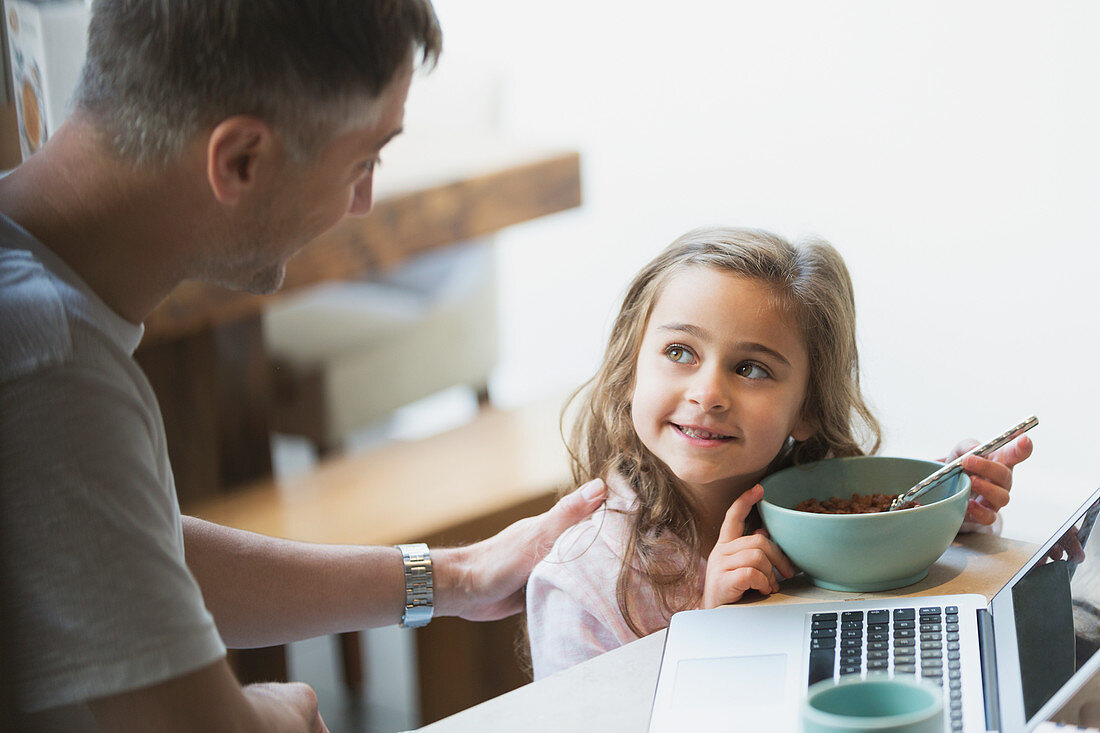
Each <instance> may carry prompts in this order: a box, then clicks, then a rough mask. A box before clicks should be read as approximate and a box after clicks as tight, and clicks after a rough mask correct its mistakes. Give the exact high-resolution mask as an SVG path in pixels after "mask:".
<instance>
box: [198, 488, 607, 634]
mask: <svg viewBox="0 0 1100 733" xmlns="http://www.w3.org/2000/svg"><path fill="white" fill-rule="evenodd" d="M605 494H606V487H605V486H604V484H603V482H602V481H599V480H596V481H592V482H589V483H587V484H585V485H584V486H581V487H580V488H579V489H577V490H576V491H574V492H573V493H571V494H569V495H567V496H565V497H564V498H562V499H561V500H560V501H559V502H558V503H557V504H555V505H554V507H553V508H551V509H550V510H549V511H547V512H545V513H543V514H540V515H538V516H536V517H528V518H526V519H521V520H520V521H518V522H516V523H515V524H512V525H511V526H509V527H507V528H505V529H504V530H502V531H501V532H500V533H499V534H497V535H495V536H493V537H490V538H489V539H487V540H482V541H481V542H477V543H475V544H472V545H468V546H466V547H455V548H443V549H437V548H433V549H432V575H433V580H434V585H435V613H436V615H439V616H461V617H462V618H466V619H469V620H472V621H488V620H492V619H498V618H504V617H505V616H509V615H511V614H514V613H517V612H518V611H520V610H521V609H522V608H523V589H524V586H525V585H526V583H527V577H528V576H529V575H530V574H531V569H532V568H534V566H535V564H536V563H537V562H538V561H539V560H541V559H542V558H543V557H544V556H545V555H546V553H547V552H549V550H550V547H551V546H552V545H553V544H554V540H555V539H557V537H558V535H559V534H561V533H562V532H563V531H564V530H565V529H566V528H567V527H570V526H572V525H573V524H575V523H576V522H578V521H580V520H581V519H583V518H585V517H587V516H588V515H589V514H591V513H592V512H593V511H595V509H596V507H598V506H599V505H600V504H601V503H602V502H603V499H604V496H605ZM183 535H184V546H185V549H186V552H187V565H188V566H189V567H190V568H191V572H192V573H193V574H194V576H195V578H196V579H197V580H198V582H199V586H200V587H201V588H202V593H203V598H204V600H205V602H206V606H207V608H208V609H209V610H210V612H211V613H212V614H213V615H214V621H215V623H216V624H217V627H218V631H219V632H220V633H221V636H222V639H223V641H225V643H226V644H227V645H228V646H231V647H253V646H270V645H273V644H283V643H286V642H289V641H295V640H298V639H306V638H310V637H314V636H320V635H323V634H333V633H339V632H343V631H352V630H356V629H364V628H371V627H376V626H386V625H391V624H396V623H397V622H398V621H399V620H400V619H401V614H402V611H403V610H404V606H405V582H404V570H403V566H402V562H401V553H400V552H398V551H397V550H396V549H394V548H390V547H359V546H354V545H314V544H309V543H304V542H292V541H290V540H280V539H274V538H271V537H265V536H263V535H258V534H254V533H252V532H244V531H241V530H236V529H230V528H228V527H222V526H220V525H217V524H212V523H210V522H204V521H202V520H201V519H195V518H194V517H184V518H183Z"/></svg>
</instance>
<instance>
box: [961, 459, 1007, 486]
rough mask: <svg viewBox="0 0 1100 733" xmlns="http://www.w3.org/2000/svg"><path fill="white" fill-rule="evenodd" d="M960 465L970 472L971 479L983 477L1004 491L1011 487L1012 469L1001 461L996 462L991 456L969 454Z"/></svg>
mask: <svg viewBox="0 0 1100 733" xmlns="http://www.w3.org/2000/svg"><path fill="white" fill-rule="evenodd" d="M962 467H963V470H965V471H966V472H967V473H968V474H970V478H971V479H972V480H973V479H975V478H980V479H985V480H986V481H988V482H989V483H991V484H994V485H996V486H999V487H1001V488H1002V489H1004V490H1005V491H1008V490H1009V489H1011V488H1012V469H1011V468H1009V467H1008V466H1006V465H1005V464H1003V463H998V462H997V461H995V460H993V459H991V458H982V457H981V456H969V457H967V458H966V459H965V460H964V461H963V463H962Z"/></svg>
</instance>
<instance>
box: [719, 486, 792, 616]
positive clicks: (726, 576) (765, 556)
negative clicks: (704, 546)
mask: <svg viewBox="0 0 1100 733" xmlns="http://www.w3.org/2000/svg"><path fill="white" fill-rule="evenodd" d="M762 498H764V489H763V487H761V486H760V485H759V484H758V485H756V486H754V487H752V488H751V489H749V490H748V491H746V492H745V493H744V494H741V496H739V497H737V500H736V501H734V502H733V504H731V505H730V508H729V509H728V510H727V511H726V518H725V519H724V520H723V522H722V529H721V530H719V533H718V542H717V543H716V544H715V545H714V549H713V550H712V551H711V553H710V557H709V558H707V574H706V579H705V580H704V584H703V608H716V607H718V606H722V605H725V604H727V603H735V602H737V601H739V600H741V596H743V595H744V594H745V593H746V592H747V591H749V590H758V591H760V592H761V593H763V594H764V595H770V594H772V593H775V592H776V591H778V590H779V582H778V581H777V580H776V579H775V573H776V571H778V572H779V574H780V575H782V576H783V577H784V578H789V577H791V576H792V575H794V565H792V564H791V561H790V560H789V559H788V558H787V556H786V555H784V554H783V551H782V550H780V549H779V546H778V545H776V544H775V543H774V542H772V541H771V538H770V537H769V536H768V533H767V531H765V530H763V529H758V530H757V531H756V532H754V533H753V534H750V535H745V534H744V532H745V518H746V517H748V516H749V511H751V510H752V507H753V505H754V504H756V502H758V501H760V500H761V499H762Z"/></svg>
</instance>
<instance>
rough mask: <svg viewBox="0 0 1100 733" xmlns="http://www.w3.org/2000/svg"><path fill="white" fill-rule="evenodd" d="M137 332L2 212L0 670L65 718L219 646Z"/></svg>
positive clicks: (20, 694) (201, 662)
mask: <svg viewBox="0 0 1100 733" xmlns="http://www.w3.org/2000/svg"><path fill="white" fill-rule="evenodd" d="M142 333H143V328H142V327H141V326H135V325H134V324H132V323H129V322H127V321H126V320H124V319H123V318H122V317H121V316H119V315H118V314H117V313H115V312H114V311H112V310H111V309H110V308H108V307H107V305H106V304H104V303H103V301H102V300H100V299H99V298H98V297H97V296H96V295H95V293H93V292H92V291H91V289H90V288H89V287H88V286H87V285H86V284H85V283H84V282H83V281H82V280H81V279H80V278H79V277H77V275H76V274H75V273H74V272H73V271H72V270H70V269H69V267H68V266H66V265H65V263H64V262H63V261H62V260H61V259H60V258H58V257H57V256H56V255H54V254H53V253H52V252H51V251H50V250H48V249H47V248H45V247H44V246H43V245H42V244H41V243H39V242H37V241H36V240H35V239H34V238H33V237H31V236H30V235H29V234H28V233H27V232H26V231H24V230H23V229H21V228H20V227H19V226H18V225H16V224H14V223H13V222H12V221H11V220H10V219H7V218H6V217H4V216H2V215H0V579H2V581H3V593H2V594H0V603H2V604H3V613H2V614H0V618H2V619H3V621H4V622H5V626H6V628H4V629H3V632H4V635H5V638H4V652H3V653H5V655H6V656H7V659H6V660H5V664H4V667H5V668H6V670H7V672H8V674H9V675H11V677H12V680H11V682H12V689H11V690H10V691H9V692H10V693H11V695H12V698H11V699H13V701H14V703H15V705H16V707H17V708H18V709H19V710H20V711H22V712H37V711H47V710H52V712H51V713H49V714H48V715H65V716H66V720H68V721H69V722H67V723H65V725H66V729H71V728H70V726H72V725H74V723H73V722H72V721H73V720H74V719H75V720H78V721H81V722H79V723H77V725H78V726H80V727H82V728H83V727H87V728H90V729H94V723H93V721H92V720H91V716H90V715H89V714H88V713H87V708H86V706H85V705H83V704H82V701H85V700H89V699H93V698H97V697H102V696H106V695H110V694H114V693H118V692H123V691H126V690H131V689H136V688H140V687H145V686H147V685H150V684H154V683H157V682H161V681H164V680H166V679H170V678H173V677H178V676H180V675H182V674H185V673H187V672H191V671H194V670H196V669H199V668H201V667H203V666H206V665H208V664H211V663H213V662H214V661H216V660H217V659H219V658H221V657H222V656H223V655H224V654H225V647H224V645H223V644H222V642H221V639H220V637H219V636H218V633H217V630H216V629H215V627H214V621H213V618H212V617H211V615H210V613H209V612H208V611H207V610H206V608H205V606H204V604H203V599H202V595H201V592H200V590H199V587H198V584H197V583H196V582H195V579H194V577H193V576H192V575H191V573H190V571H189V570H188V568H187V564H186V562H185V559H184V550H183V531H182V526H181V523H180V513H179V506H178V503H177V499H176V489H175V483H174V482H173V479H172V470H171V466H170V465H169V462H168V452H167V446H166V443H165V437H164V425H163V421H162V419H161V415H160V410H159V409H158V407H157V402H156V398H155V396H154V394H153V391H152V388H151V387H150V386H149V383H148V381H147V380H146V378H145V375H144V374H143V373H142V371H141V369H140V368H139V367H138V365H137V363H136V362H135V361H134V360H133V358H132V355H133V352H134V349H136V348H137V345H138V342H139V341H140V340H141V336H142ZM66 706H67V707H66ZM74 716H75V718H74ZM45 719H46V718H40V722H41V721H42V720H45ZM58 720H60V718H58ZM47 726H48V724H47ZM47 726H43V727H47Z"/></svg>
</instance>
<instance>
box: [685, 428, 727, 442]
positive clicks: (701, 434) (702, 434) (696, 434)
mask: <svg viewBox="0 0 1100 733" xmlns="http://www.w3.org/2000/svg"><path fill="white" fill-rule="evenodd" d="M680 430H682V431H683V432H684V433H685V434H687V435H690V436H691V437H693V438H702V439H703V440H714V439H715V438H724V437H726V436H724V435H719V434H718V433H708V432H706V431H705V430H696V429H695V428H689V427H681V428H680Z"/></svg>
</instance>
